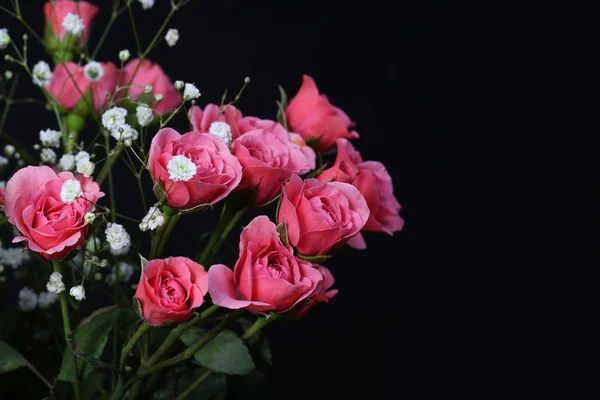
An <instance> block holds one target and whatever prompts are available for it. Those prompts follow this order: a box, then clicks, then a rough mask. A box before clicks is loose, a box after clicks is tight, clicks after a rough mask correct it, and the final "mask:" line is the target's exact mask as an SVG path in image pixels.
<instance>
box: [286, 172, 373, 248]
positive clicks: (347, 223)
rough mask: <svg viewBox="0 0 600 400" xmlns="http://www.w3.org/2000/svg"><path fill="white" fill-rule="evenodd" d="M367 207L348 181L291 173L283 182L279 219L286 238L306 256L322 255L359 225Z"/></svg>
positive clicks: (352, 233)
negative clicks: (299, 175)
mask: <svg viewBox="0 0 600 400" xmlns="http://www.w3.org/2000/svg"><path fill="white" fill-rule="evenodd" d="M368 218H369V207H368V206H367V202H366V201H365V198H364V197H363V195H362V194H361V193H360V191H359V190H358V189H357V188H355V187H354V186H352V185H350V184H348V183H342V182H326V183H321V182H319V181H318V180H316V179H306V180H305V181H302V179H300V177H298V176H296V175H294V176H292V178H291V179H290V180H289V182H287V183H286V184H285V185H284V188H283V194H282V198H281V204H280V206H279V215H278V221H279V223H282V222H284V223H285V224H286V227H287V236H288V239H289V242H290V244H291V245H292V246H294V247H295V248H296V249H297V250H298V251H299V252H300V253H301V254H303V255H306V256H316V255H326V254H327V253H329V252H330V251H332V250H335V249H336V248H338V247H340V246H341V245H342V244H344V243H345V242H346V241H347V240H348V239H349V238H351V237H352V236H354V235H356V234H357V233H358V232H360V230H361V229H362V228H363V226H364V225H365V223H366V222H367V220H368Z"/></svg>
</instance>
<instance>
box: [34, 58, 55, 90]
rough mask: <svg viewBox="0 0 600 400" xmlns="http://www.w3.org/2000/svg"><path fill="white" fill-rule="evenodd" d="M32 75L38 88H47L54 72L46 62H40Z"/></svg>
mask: <svg viewBox="0 0 600 400" xmlns="http://www.w3.org/2000/svg"><path fill="white" fill-rule="evenodd" d="M31 74H32V75H33V83H35V84H36V85H38V86H46V85H48V83H50V80H51V79H52V70H51V69H50V66H49V65H48V63H47V62H46V61H38V62H37V63H36V64H35V65H34V66H33V71H31Z"/></svg>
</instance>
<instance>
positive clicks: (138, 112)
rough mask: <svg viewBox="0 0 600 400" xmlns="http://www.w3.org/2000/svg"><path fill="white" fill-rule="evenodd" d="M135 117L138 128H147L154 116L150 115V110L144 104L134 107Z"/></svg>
mask: <svg viewBox="0 0 600 400" xmlns="http://www.w3.org/2000/svg"><path fill="white" fill-rule="evenodd" d="M135 116H136V117H137V120H138V124H140V126H148V125H150V123H151V122H152V120H153V119H154V115H152V109H151V108H150V107H149V106H147V105H146V104H140V105H139V106H137V107H136V109H135Z"/></svg>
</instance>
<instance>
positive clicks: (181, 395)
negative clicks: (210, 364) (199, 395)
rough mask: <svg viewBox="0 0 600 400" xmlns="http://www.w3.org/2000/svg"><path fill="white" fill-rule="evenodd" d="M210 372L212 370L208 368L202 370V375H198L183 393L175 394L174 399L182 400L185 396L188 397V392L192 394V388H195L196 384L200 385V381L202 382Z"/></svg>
mask: <svg viewBox="0 0 600 400" xmlns="http://www.w3.org/2000/svg"><path fill="white" fill-rule="evenodd" d="M212 373H213V372H212V371H211V370H210V369H207V370H206V371H204V373H203V374H202V375H200V376H199V377H198V378H197V379H196V380H195V381H194V382H192V384H191V385H190V386H189V387H188V388H187V389H185V391H184V392H183V393H181V394H180V395H179V396H177V397H176V398H175V400H183V399H185V398H186V397H188V396H189V395H190V394H192V392H193V391H194V390H196V388H197V387H198V386H200V385H201V384H202V382H204V381H205V380H206V378H208V377H209V376H211V375H212Z"/></svg>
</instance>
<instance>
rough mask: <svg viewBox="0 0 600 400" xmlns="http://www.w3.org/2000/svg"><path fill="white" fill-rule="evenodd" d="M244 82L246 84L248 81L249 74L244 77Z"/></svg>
mask: <svg viewBox="0 0 600 400" xmlns="http://www.w3.org/2000/svg"><path fill="white" fill-rule="evenodd" d="M244 83H245V84H246V85H247V84H249V83H250V77H249V76H247V77H245V78H244Z"/></svg>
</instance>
